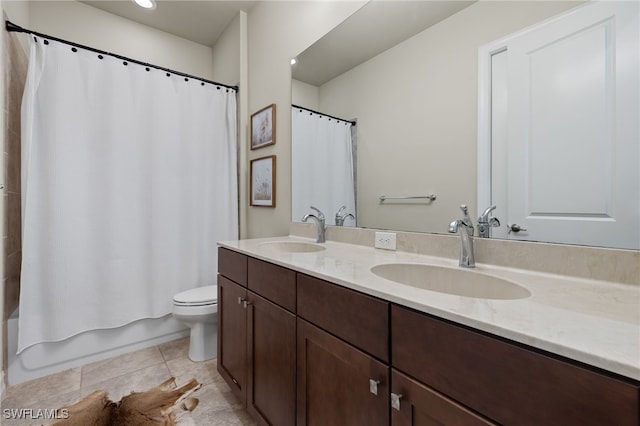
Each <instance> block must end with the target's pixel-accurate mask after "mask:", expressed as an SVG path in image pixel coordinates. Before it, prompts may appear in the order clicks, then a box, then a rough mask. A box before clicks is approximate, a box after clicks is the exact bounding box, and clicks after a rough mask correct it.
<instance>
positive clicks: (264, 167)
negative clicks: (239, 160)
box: [249, 155, 276, 207]
mask: <svg viewBox="0 0 640 426" xmlns="http://www.w3.org/2000/svg"><path fill="white" fill-rule="evenodd" d="M249 170H250V178H249V194H250V205H251V206H258V207H275V206H276V156H275V155H269V156H266V157H261V158H256V159H255V160H251V162H250V167H249Z"/></svg>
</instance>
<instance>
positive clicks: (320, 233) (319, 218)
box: [302, 206, 325, 243]
mask: <svg viewBox="0 0 640 426" xmlns="http://www.w3.org/2000/svg"><path fill="white" fill-rule="evenodd" d="M310 208H311V209H312V210H315V211H316V212H317V213H318V214H317V215H314V214H311V213H307V214H305V215H304V216H303V217H302V221H303V222H306V221H307V220H309V219H313V220H314V221H315V222H316V227H317V228H318V237H317V238H316V242H317V243H324V242H325V237H324V231H325V226H324V214H322V212H321V211H320V210H318V209H317V208H315V207H313V206H311V207H310Z"/></svg>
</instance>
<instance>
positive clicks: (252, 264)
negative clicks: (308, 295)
mask: <svg viewBox="0 0 640 426" xmlns="http://www.w3.org/2000/svg"><path fill="white" fill-rule="evenodd" d="M249 289H250V290H251V291H253V292H255V293H257V294H259V295H260V296H262V297H264V298H265V299H268V300H270V301H271V302H273V303H276V304H278V305H280V306H282V307H283V308H285V309H287V310H289V311H291V312H293V313H295V312H296V273H295V272H294V271H292V270H290V269H287V268H283V267H282V266H278V265H273V264H271V263H267V262H263V261H262V260H257V259H253V258H249Z"/></svg>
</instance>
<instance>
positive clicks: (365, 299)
mask: <svg viewBox="0 0 640 426" xmlns="http://www.w3.org/2000/svg"><path fill="white" fill-rule="evenodd" d="M297 282H298V407H297V408H298V415H297V418H298V422H297V424H298V425H299V426H313V425H318V426H325V425H354V426H355V425H363V426H364V425H366V426H376V425H380V426H382V425H388V424H389V384H390V381H389V366H388V359H389V343H388V342H389V340H388V339H389V303H388V302H384V301H382V300H379V299H376V298H374V297H370V296H367V295H364V294H361V293H358V292H355V291H352V290H349V289H345V288H342V287H340V286H336V285H334V284H330V283H328V282H326V281H323V280H319V279H317V278H313V277H310V276H307V275H303V274H298V279H297Z"/></svg>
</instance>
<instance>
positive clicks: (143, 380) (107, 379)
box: [0, 337, 255, 426]
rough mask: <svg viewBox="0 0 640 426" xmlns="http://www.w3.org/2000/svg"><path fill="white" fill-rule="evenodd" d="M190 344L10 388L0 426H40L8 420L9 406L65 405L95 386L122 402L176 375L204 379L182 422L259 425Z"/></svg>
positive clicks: (180, 380)
mask: <svg viewBox="0 0 640 426" xmlns="http://www.w3.org/2000/svg"><path fill="white" fill-rule="evenodd" d="M188 348H189V340H188V337H187V338H183V339H179V340H174V341H172V342H167V343H163V344H161V345H158V346H153V347H150V348H146V349H141V350H139V351H136V352H131V353H127V354H123V355H119V356H116V357H113V358H109V359H106V360H104V361H98V362H94V363H92V364H87V365H85V366H82V367H77V368H73V369H71V370H67V371H63V372H61V373H56V374H52V375H50V376H46V377H42V378H40V379H36V380H31V381H29V382H25V383H20V384H18V385H15V386H11V387H9V388H8V389H7V391H6V394H5V398H4V399H3V400H2V404H1V408H2V410H1V411H0V424H2V425H3V426H5V425H6V426H13V425H16V426H24V425H30V424H40V423H34V422H33V421H32V420H16V419H11V418H6V417H10V415H8V414H9V412H8V411H7V410H10V409H20V408H26V409H33V410H34V411H35V410H38V409H56V408H61V407H63V406H65V405H69V404H72V403H74V402H76V401H78V400H79V399H82V398H83V397H85V396H86V395H88V394H90V393H91V392H93V391H95V390H106V391H107V392H108V396H109V398H110V399H111V400H112V401H118V400H120V398H122V397H123V396H125V395H128V394H129V393H131V391H143V390H147V389H149V388H151V387H154V386H157V385H159V384H160V383H162V382H163V381H165V380H167V379H168V378H169V377H172V376H173V377H175V378H176V384H177V385H178V386H180V385H182V384H184V383H186V382H188V381H189V380H191V379H192V378H195V379H196V380H197V381H199V382H200V383H202V387H201V388H200V389H199V390H198V391H196V392H195V393H194V394H193V395H192V396H193V397H195V398H198V400H199V401H200V403H199V404H198V406H197V407H196V409H195V410H194V411H193V412H191V413H188V415H186V416H184V417H183V418H182V421H181V423H180V425H181V426H183V425H184V426H200V425H202V426H235V425H255V423H254V422H253V421H252V420H251V419H250V417H249V415H248V414H247V412H246V411H245V410H244V409H243V408H242V406H241V404H240V401H239V400H238V399H237V398H236V397H235V395H233V394H232V393H231V390H230V389H229V387H228V386H227V384H226V383H225V382H224V381H223V380H222V377H220V375H219V374H218V372H217V370H216V360H215V359H213V360H209V361H204V362H193V361H191V360H190V359H189V358H188V356H187V351H188Z"/></svg>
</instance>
